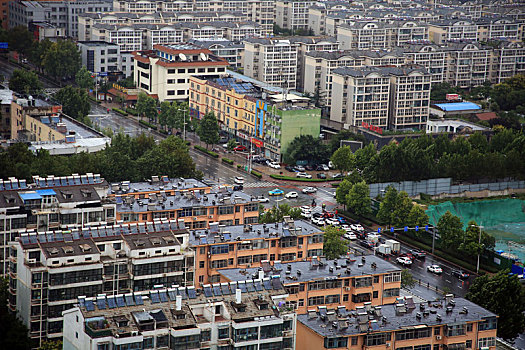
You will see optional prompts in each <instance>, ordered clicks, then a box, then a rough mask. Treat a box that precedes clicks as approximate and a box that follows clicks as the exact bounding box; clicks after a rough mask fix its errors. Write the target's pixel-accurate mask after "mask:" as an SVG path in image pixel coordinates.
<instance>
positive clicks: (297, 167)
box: [294, 165, 306, 172]
mask: <svg viewBox="0 0 525 350" xmlns="http://www.w3.org/2000/svg"><path fill="white" fill-rule="evenodd" d="M294 169H295V171H299V172H304V171H306V169H305V168H304V166H302V165H296V166H294Z"/></svg>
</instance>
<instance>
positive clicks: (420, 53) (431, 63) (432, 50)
mask: <svg viewBox="0 0 525 350" xmlns="http://www.w3.org/2000/svg"><path fill="white" fill-rule="evenodd" d="M403 52H404V55H405V57H406V59H407V62H406V63H408V64H416V65H418V66H423V67H425V68H426V70H427V71H428V72H429V73H430V76H431V78H430V81H431V82H432V83H433V84H434V83H442V82H444V81H446V80H447V78H448V77H447V67H448V64H449V60H448V55H447V52H446V50H444V49H443V48H442V47H440V46H438V45H436V44H407V45H403Z"/></svg>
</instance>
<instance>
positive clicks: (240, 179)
mask: <svg viewBox="0 0 525 350" xmlns="http://www.w3.org/2000/svg"><path fill="white" fill-rule="evenodd" d="M233 181H234V182H235V183H236V184H239V185H243V184H244V177H242V176H235V178H234V179H233Z"/></svg>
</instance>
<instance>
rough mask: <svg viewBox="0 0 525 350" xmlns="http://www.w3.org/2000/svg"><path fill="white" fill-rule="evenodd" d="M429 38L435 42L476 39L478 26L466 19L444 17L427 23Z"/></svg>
mask: <svg viewBox="0 0 525 350" xmlns="http://www.w3.org/2000/svg"><path fill="white" fill-rule="evenodd" d="M428 34H429V39H430V40H431V41H432V42H434V43H435V44H444V43H446V42H453V41H472V42H474V41H477V40H478V35H479V33H478V26H477V25H476V23H475V22H474V21H471V20H468V19H445V20H441V21H436V22H431V23H429V24H428Z"/></svg>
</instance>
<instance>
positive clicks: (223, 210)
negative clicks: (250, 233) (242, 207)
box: [218, 205, 233, 215]
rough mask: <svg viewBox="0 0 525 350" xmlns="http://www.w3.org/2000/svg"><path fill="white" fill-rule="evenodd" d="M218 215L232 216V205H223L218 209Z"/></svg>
mask: <svg viewBox="0 0 525 350" xmlns="http://www.w3.org/2000/svg"><path fill="white" fill-rule="evenodd" d="M218 210H219V215H227V214H233V205H223V206H220V207H219V208H218Z"/></svg>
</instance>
